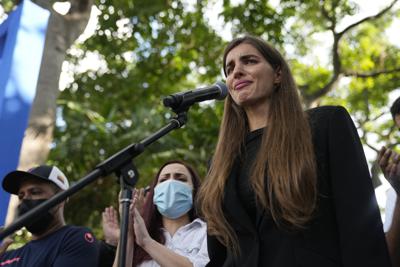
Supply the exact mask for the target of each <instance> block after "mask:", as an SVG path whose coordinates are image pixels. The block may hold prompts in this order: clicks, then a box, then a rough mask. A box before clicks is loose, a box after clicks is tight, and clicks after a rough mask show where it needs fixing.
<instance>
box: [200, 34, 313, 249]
mask: <svg viewBox="0 0 400 267" xmlns="http://www.w3.org/2000/svg"><path fill="white" fill-rule="evenodd" d="M243 43H246V44H250V45H252V46H253V47H254V48H256V49H257V50H258V51H259V52H260V53H261V54H262V55H263V57H264V58H265V59H266V60H267V61H268V63H269V64H270V65H271V66H272V67H273V69H274V70H275V71H279V72H280V74H281V82H280V84H279V85H278V86H277V87H276V88H274V92H273V93H272V95H271V96H270V101H269V102H270V107H269V112H268V114H265V116H266V118H267V121H268V126H267V128H266V129H265V131H264V134H263V137H262V141H261V147H260V150H259V152H258V154H257V157H256V160H255V162H254V165H253V168H252V169H253V171H252V173H251V174H250V182H251V185H252V188H253V190H254V192H255V194H256V199H257V202H258V203H260V204H261V205H262V207H264V208H265V209H267V210H268V211H269V212H270V214H271V216H272V218H273V220H274V221H275V223H276V224H277V225H278V226H279V227H283V228H287V229H291V230H292V229H299V228H303V227H304V226H305V224H306V223H307V222H308V221H309V220H310V219H311V217H312V214H313V211H314V210H315V206H316V196H317V189H316V183H317V179H316V163H315V156H314V150H313V144H312V134H311V129H310V125H309V122H308V119H307V116H306V113H305V112H304V111H303V108H302V106H301V102H300V97H299V94H298V91H297V88H296V85H295V81H294V78H293V76H292V74H291V71H290V69H289V66H288V64H287V63H286V61H285V60H284V58H283V57H282V55H281V54H280V53H279V52H278V51H277V50H276V49H275V48H273V47H272V46H271V45H269V44H267V43H266V42H264V41H263V40H261V39H259V38H257V37H253V36H245V37H242V38H237V39H234V40H232V41H231V42H230V43H229V44H228V45H227V47H226V49H225V52H224V57H223V64H224V65H223V66H224V71H225V63H226V57H227V54H228V53H229V51H231V50H232V49H233V48H235V47H236V46H238V45H240V44H243ZM225 74H226V73H225ZM248 132H249V126H248V122H247V117H246V113H245V111H244V109H243V108H242V107H240V106H238V105H237V104H236V103H235V102H234V101H233V99H232V98H231V97H230V95H228V97H227V99H226V100H225V106H224V115H223V117H222V123H221V127H220V132H219V137H218V143H217V147H216V151H215V154H214V157H213V160H212V164H211V167H210V170H209V172H208V174H207V177H206V179H205V181H204V183H203V186H202V187H201V189H200V192H199V200H200V203H199V204H200V207H199V208H200V211H201V213H202V215H203V216H204V218H205V220H206V221H207V226H208V231H209V233H210V234H212V235H215V236H216V237H217V238H218V239H219V241H220V242H221V243H223V244H224V245H225V246H227V247H228V248H229V249H231V250H233V251H234V252H238V251H239V250H238V242H237V237H236V235H235V233H234V231H233V229H232V228H231V226H230V225H229V223H228V222H227V220H226V218H225V216H224V213H223V209H222V203H223V196H224V186H225V183H226V180H227V178H228V177H229V175H230V172H231V169H232V166H233V163H234V161H235V159H236V158H237V157H238V155H240V154H241V149H242V148H243V146H244V140H245V136H246V134H247V133H248ZM266 176H267V177H268V179H265V177H266ZM265 181H266V183H267V185H266V184H265Z"/></svg>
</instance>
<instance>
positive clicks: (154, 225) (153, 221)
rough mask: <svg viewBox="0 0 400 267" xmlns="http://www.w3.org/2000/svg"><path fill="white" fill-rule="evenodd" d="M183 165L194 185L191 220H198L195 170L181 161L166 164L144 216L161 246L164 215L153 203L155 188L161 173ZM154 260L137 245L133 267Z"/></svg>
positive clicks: (147, 202)
mask: <svg viewBox="0 0 400 267" xmlns="http://www.w3.org/2000/svg"><path fill="white" fill-rule="evenodd" d="M175 163H176V164H181V165H183V166H185V168H186V169H187V170H188V171H189V173H190V178H191V180H192V183H193V208H192V209H191V210H190V211H189V219H190V221H193V220H194V219H196V218H198V214H197V209H196V201H195V200H196V197H197V192H198V191H199V187H200V178H199V175H198V174H197V172H196V171H195V169H194V168H193V167H192V166H190V165H189V164H188V163H186V162H184V161H180V160H170V161H167V162H166V163H164V164H163V165H162V166H161V167H160V169H159V170H158V172H157V174H156V175H155V177H154V179H153V181H152V183H151V185H150V190H149V192H148V193H147V195H146V202H145V203H144V205H143V210H142V212H141V213H142V215H143V220H144V222H145V224H146V226H147V229H148V231H149V234H150V236H151V237H152V238H153V239H154V240H155V241H157V242H159V243H160V244H165V237H164V233H163V231H162V228H163V224H162V215H161V214H160V212H159V211H158V210H157V207H156V205H155V204H154V202H153V196H154V187H156V185H157V182H158V178H159V176H160V173H161V171H162V170H163V169H164V168H165V167H166V166H167V165H170V164H175ZM151 259H152V258H151V257H150V255H149V254H148V253H147V252H146V251H145V250H144V249H143V248H141V247H140V246H138V245H136V244H135V248H134V255H133V264H132V266H133V267H134V266H138V265H139V264H140V263H142V262H143V261H146V260H151Z"/></svg>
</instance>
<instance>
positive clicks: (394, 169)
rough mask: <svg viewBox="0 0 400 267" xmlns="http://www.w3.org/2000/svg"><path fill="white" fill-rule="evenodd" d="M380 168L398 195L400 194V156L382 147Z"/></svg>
mask: <svg viewBox="0 0 400 267" xmlns="http://www.w3.org/2000/svg"><path fill="white" fill-rule="evenodd" d="M378 161H379V167H380V168H381V170H382V172H383V175H384V176H385V178H386V180H388V182H389V183H390V184H391V185H392V187H393V189H394V190H395V191H396V193H397V195H399V194H400V164H399V162H400V155H399V154H397V153H396V152H394V151H393V150H391V149H389V148H386V147H382V148H381V150H380V151H379V154H378Z"/></svg>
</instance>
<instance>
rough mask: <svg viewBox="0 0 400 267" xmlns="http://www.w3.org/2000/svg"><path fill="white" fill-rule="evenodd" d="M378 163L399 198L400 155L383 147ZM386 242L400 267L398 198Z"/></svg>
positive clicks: (393, 260) (399, 204)
mask: <svg viewBox="0 0 400 267" xmlns="http://www.w3.org/2000/svg"><path fill="white" fill-rule="evenodd" d="M378 161H379V167H380V168H381V170H382V173H383V175H384V177H385V179H386V180H387V181H388V182H389V183H390V184H391V185H392V187H393V189H394V190H395V191H396V194H397V196H398V195H399V192H400V163H399V155H398V154H397V153H396V152H394V151H392V150H391V149H387V148H386V147H382V148H381V150H380V151H379V154H378ZM386 242H387V245H388V250H389V254H390V258H391V261H392V265H393V266H395V267H397V266H400V200H399V198H398V197H397V198H396V204H395V207H394V211H393V216H392V221H391V222H390V228H389V230H388V231H387V232H386Z"/></svg>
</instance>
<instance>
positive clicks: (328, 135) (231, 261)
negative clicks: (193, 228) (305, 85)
mask: <svg viewBox="0 0 400 267" xmlns="http://www.w3.org/2000/svg"><path fill="white" fill-rule="evenodd" d="M223 69H224V73H225V75H226V83H227V86H228V89H229V95H228V97H227V99H226V100H225V107H224V115H223V118H222V123H221V127H220V133H219V138H218V143H217V146H216V151H215V154H214V156H213V159H212V163H211V167H210V170H209V173H208V175H207V177H206V179H205V181H204V183H203V185H202V187H201V189H200V192H199V200H200V210H201V213H202V216H204V218H205V220H206V222H207V227H208V251H209V257H210V263H209V264H208V265H207V266H215V267H227V266H246V267H253V266H254V267H255V266H268V267H286V266H288V267H289V266H290V267H291V266H307V267H310V266H311V267H312V266H315V267H317V266H318V267H321V266H324V267H328V266H351V267H354V266H380V267H382V266H390V263H389V258H388V254H387V248H386V243H385V237H384V234H383V231H382V223H381V220H380V214H379V209H378V206H377V203H376V199H375V195H374V190H373V187H372V183H371V179H370V176H369V171H368V166H367V164H366V160H365V156H364V153H363V149H362V146H361V143H360V140H359V137H358V135H357V131H356V129H355V127H354V124H353V122H352V120H351V118H350V116H349V114H348V113H347V111H346V110H345V109H344V108H342V107H333V106H330V107H319V108H315V109H312V110H309V111H307V112H304V111H303V108H302V105H301V102H300V98H299V95H298V91H297V88H296V85H295V81H294V79H293V76H292V74H291V71H290V69H289V66H288V64H287V63H286V61H285V60H284V58H283V57H282V56H281V54H280V53H279V52H278V51H277V50H276V49H275V48H273V47H272V46H270V45H269V44H267V43H266V42H264V41H263V40H261V39H259V38H257V37H252V36H245V37H242V38H237V39H234V40H233V41H231V42H230V43H229V44H228V45H227V47H226V49H225V53H224V57H223Z"/></svg>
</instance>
